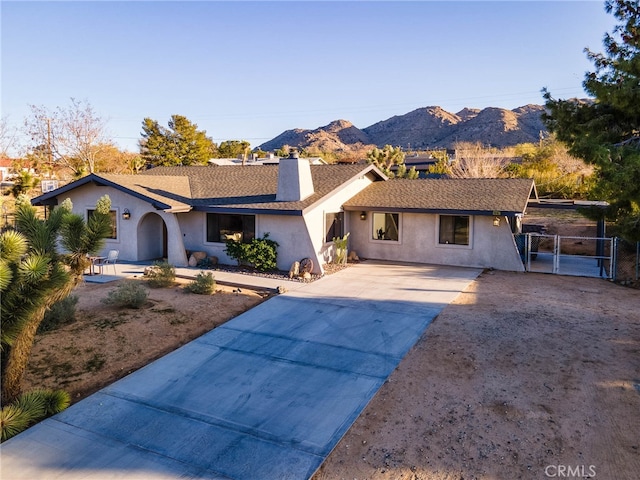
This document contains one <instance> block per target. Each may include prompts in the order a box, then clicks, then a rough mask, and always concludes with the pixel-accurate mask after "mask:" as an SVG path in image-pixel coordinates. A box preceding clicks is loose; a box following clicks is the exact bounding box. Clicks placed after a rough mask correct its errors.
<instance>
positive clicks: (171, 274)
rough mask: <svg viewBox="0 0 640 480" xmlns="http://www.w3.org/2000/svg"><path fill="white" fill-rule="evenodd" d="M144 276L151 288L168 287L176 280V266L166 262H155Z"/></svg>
mask: <svg viewBox="0 0 640 480" xmlns="http://www.w3.org/2000/svg"><path fill="white" fill-rule="evenodd" d="M146 277H147V285H149V286H150V287H151V288H162V287H170V286H171V285H173V284H174V283H175V281H176V267H174V266H173V265H171V264H170V263H167V262H156V263H155V264H154V265H153V267H152V268H150V269H149V271H148V272H147V273H146Z"/></svg>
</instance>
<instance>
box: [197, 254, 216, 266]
mask: <svg viewBox="0 0 640 480" xmlns="http://www.w3.org/2000/svg"><path fill="white" fill-rule="evenodd" d="M216 262H217V261H216ZM216 262H214V260H212V259H211V257H205V258H203V259H202V260H200V261H199V262H198V267H199V268H213V267H215V266H216Z"/></svg>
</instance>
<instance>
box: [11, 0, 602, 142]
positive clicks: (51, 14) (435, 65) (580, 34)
mask: <svg viewBox="0 0 640 480" xmlns="http://www.w3.org/2000/svg"><path fill="white" fill-rule="evenodd" d="M0 8H1V10H0V14H1V16H2V34H1V35H2V37H1V40H2V59H1V62H2V63H1V67H2V78H1V80H2V83H1V87H0V88H1V107H2V117H3V118H5V119H6V121H7V122H8V123H9V124H10V125H21V124H22V122H23V119H24V117H25V116H27V115H28V114H29V111H30V110H29V105H31V104H33V105H39V106H44V107H46V108H48V109H51V110H54V109H55V108H56V107H58V106H63V107H67V106H69V104H70V98H72V97H73V98H75V99H78V100H84V101H87V102H89V103H90V104H91V105H92V106H93V108H94V110H95V111H96V112H97V113H98V115H100V116H101V117H102V118H104V119H106V120H107V121H108V123H107V125H108V130H109V132H110V134H111V137H112V138H113V139H114V141H115V142H116V144H118V145H119V146H120V147H121V148H124V149H127V150H130V151H137V141H138V140H139V139H140V132H141V123H142V120H143V118H145V117H150V118H152V119H154V120H157V121H159V122H160V123H161V124H163V125H166V124H167V121H168V120H169V118H170V116H171V115H172V114H179V115H184V116H186V117H187V118H188V119H189V120H191V121H192V122H194V123H196V124H197V125H198V127H199V128H200V129H202V130H206V132H207V135H209V136H210V137H212V138H213V139H214V140H215V141H216V142H218V143H219V142H221V141H224V140H229V139H237V140H240V139H244V140H248V141H250V142H251V145H252V147H256V146H258V145H260V144H261V143H263V142H265V141H267V140H270V139H271V138H273V137H275V136H276V135H278V134H280V133H282V132H283V131H284V130H287V129H291V128H310V129H313V128H317V127H319V126H322V125H326V124H327V123H329V122H331V121H332V120H336V119H346V120H349V121H351V122H353V123H354V124H355V125H356V126H357V127H359V128H364V127H367V126H369V125H372V124H373V123H376V122H378V121H380V120H385V119H387V118H390V117H392V116H394V115H402V114H404V113H407V112H409V111H412V110H414V109H416V108H420V107H425V106H430V105H439V106H441V107H443V108H444V109H445V110H448V111H450V112H453V113H455V112H457V111H459V110H461V109H462V108H464V107H471V108H484V107H488V106H492V107H502V108H509V109H512V108H516V107H518V106H522V105H526V104H528V103H535V104H542V103H543V99H542V96H541V93H540V90H541V89H542V88H543V87H548V88H549V89H550V91H551V92H552V94H553V95H554V97H559V98H570V97H583V96H584V92H583V90H582V87H581V83H582V80H583V79H584V74H585V72H587V71H590V70H592V69H593V65H592V64H591V63H590V62H589V61H588V60H587V58H586V56H585V54H584V52H583V50H584V48H585V47H588V48H590V49H592V50H595V51H602V49H603V47H602V38H603V36H604V34H605V32H607V31H611V30H612V28H613V25H614V23H615V19H614V18H613V17H612V16H611V15H608V14H606V13H605V12H604V3H603V2H601V1H588V2H578V1H570V2H557V1H542V2H526V1H511V2H506V1H500V2H483V1H472V2H459V1H448V2H431V1H414V2H379V1H374V2H371V1H369V2H365V1H360V2H356V1H354V2H326V1H325V2H306V1H296V2H294V1H282V2H268V1H261V2H245V1H236V2H213V1H193V2H167V1H154V2H148V1H129V2H113V1H90V2H70V1H50V2H31V1H24V0H23V1H20V2H12V1H6V0H4V1H2V3H1V6H0ZM21 140H24V138H21Z"/></svg>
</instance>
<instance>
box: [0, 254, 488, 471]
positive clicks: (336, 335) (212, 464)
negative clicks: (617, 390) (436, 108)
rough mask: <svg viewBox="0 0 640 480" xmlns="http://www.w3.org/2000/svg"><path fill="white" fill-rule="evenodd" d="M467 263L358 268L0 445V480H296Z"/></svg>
mask: <svg viewBox="0 0 640 480" xmlns="http://www.w3.org/2000/svg"><path fill="white" fill-rule="evenodd" d="M479 273H480V270H479V269H464V268H450V267H433V266H427V265H396V264H390V263H381V262H375V263H374V262H364V263H361V264H358V265H355V266H352V267H349V268H347V269H344V270H342V271H340V272H338V273H336V274H333V275H330V276H328V277H325V278H322V279H320V280H318V281H315V282H313V283H311V284H307V285H304V286H302V287H301V288H298V289H297V290H295V291H290V292H289V293H287V294H284V295H280V296H277V297H274V298H272V299H270V300H268V301H266V302H264V303H262V304H260V305H259V306H258V307H256V308H254V309H252V310H250V311H248V312H245V313H244V314H242V315H240V316H238V317H236V318H235V319H233V320H231V321H229V322H227V323H226V324H224V325H223V326H221V327H218V328H217V329H215V330H213V331H211V332H209V333H207V334H205V335H203V336H202V337H200V338H198V339H197V340H195V341H193V342H191V343H189V344H187V345H185V346H183V347H182V348H180V349H178V350H176V351H175V352H172V353H171V354H169V355H167V356H165V357H163V358H161V359H160V360H158V361H156V362H154V363H152V364H150V365H148V366H146V367H145V368H143V369H141V370H139V371H137V372H135V373H133V374H131V375H129V376H128V377H125V378H123V379H122V380H120V381H118V382H116V383H114V384H112V385H111V386H109V387H107V388H105V389H103V390H101V391H100V392H98V393H96V394H94V395H92V396H90V397H88V398H87V399H85V400H83V401H81V402H79V403H77V404H75V405H73V406H72V407H70V408H69V409H67V410H66V411H64V412H62V413H61V414H59V415H56V416H55V417H52V418H50V419H48V420H45V421H44V422H41V423H40V424H38V425H36V426H34V427H32V428H31V429H29V430H28V431H26V432H24V433H22V434H20V435H18V436H17V437H15V438H13V439H11V440H9V441H7V442H5V443H4V444H3V445H2V446H1V447H0V448H1V460H2V462H1V474H2V478H9V479H30V480H31V479H38V478H42V479H45V478H46V479H54V478H64V479H71V480H75V479H80V478H82V479H90V480H95V479H112V478H145V479H152V480H155V479H165V478H216V479H217V478H231V479H258V478H259V479H286V478H291V479H305V478H309V477H310V476H312V475H313V473H314V472H315V471H316V470H317V468H318V467H319V466H320V465H321V463H322V461H323V460H324V458H325V457H326V456H327V455H328V454H329V453H330V452H331V450H332V449H333V448H334V446H335V445H336V444H337V443H338V441H339V440H340V438H341V437H342V436H343V435H344V434H345V432H346V431H347V430H348V428H349V427H350V425H351V424H352V423H353V422H354V421H355V419H356V418H357V417H358V415H359V414H360V412H361V411H362V410H363V409H364V407H365V406H366V405H367V403H368V402H369V401H370V400H371V398H372V397H373V396H374V395H375V393H376V391H377V390H378V389H379V387H380V386H381V385H382V384H383V383H384V381H385V380H386V378H387V377H388V376H389V375H390V374H391V372H392V371H393V369H394V368H395V367H396V366H397V364H398V363H399V362H400V360H401V359H402V357H403V356H404V355H405V354H406V353H407V351H408V350H409V349H410V348H411V347H412V346H413V345H414V344H415V342H416V341H417V340H418V338H420V336H421V335H422V333H423V332H424V331H425V329H426V328H427V327H428V325H429V323H430V322H431V320H432V319H433V318H434V317H435V316H436V315H437V314H438V313H439V311H440V310H441V309H442V308H443V307H444V306H445V305H446V304H448V303H449V302H450V301H452V300H453V299H454V298H455V297H456V296H457V295H458V294H459V293H460V291H461V290H463V289H464V288H465V287H466V286H467V285H468V284H469V283H470V282H471V281H472V280H473V279H475V278H476V276H477V275H478V274H479Z"/></svg>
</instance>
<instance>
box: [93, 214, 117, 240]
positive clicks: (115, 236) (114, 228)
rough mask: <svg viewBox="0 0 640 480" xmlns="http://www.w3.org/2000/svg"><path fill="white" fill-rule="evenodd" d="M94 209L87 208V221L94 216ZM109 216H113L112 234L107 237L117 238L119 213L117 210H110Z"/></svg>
mask: <svg viewBox="0 0 640 480" xmlns="http://www.w3.org/2000/svg"><path fill="white" fill-rule="evenodd" d="M93 212H95V209H94V210H87V221H88V220H89V219H90V218H91V217H92V216H93ZM109 216H110V217H111V235H108V236H107V237H106V238H108V239H111V240H116V239H117V238H118V215H117V212H116V211H115V210H109Z"/></svg>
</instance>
